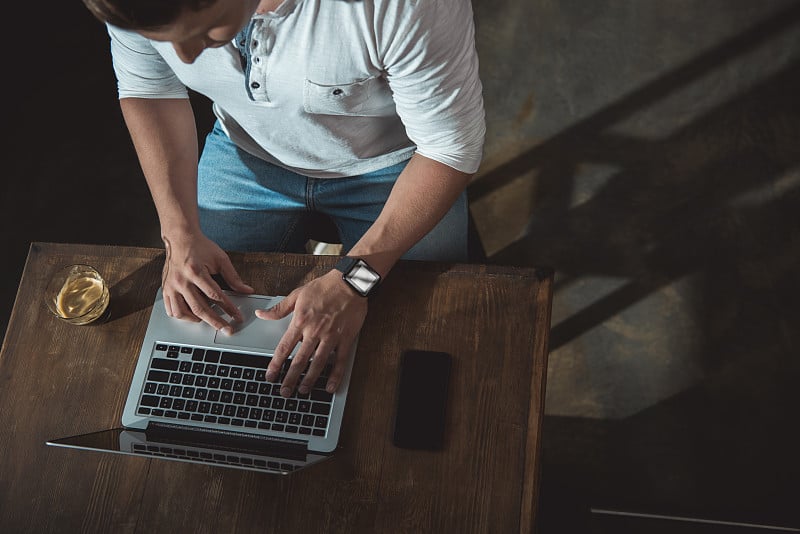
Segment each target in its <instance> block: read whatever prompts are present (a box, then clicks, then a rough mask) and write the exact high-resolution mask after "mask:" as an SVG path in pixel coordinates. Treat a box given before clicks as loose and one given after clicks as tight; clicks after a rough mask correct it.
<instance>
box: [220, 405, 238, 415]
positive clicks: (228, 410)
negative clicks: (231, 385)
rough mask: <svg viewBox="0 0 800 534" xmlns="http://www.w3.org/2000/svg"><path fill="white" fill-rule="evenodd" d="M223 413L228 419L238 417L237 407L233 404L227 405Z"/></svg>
mask: <svg viewBox="0 0 800 534" xmlns="http://www.w3.org/2000/svg"><path fill="white" fill-rule="evenodd" d="M222 413H224V414H225V415H226V416H227V417H233V416H234V415H236V406H233V405H232V404H227V405H225V409H224V410H223V412H222Z"/></svg>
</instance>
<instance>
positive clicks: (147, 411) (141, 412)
mask: <svg viewBox="0 0 800 534" xmlns="http://www.w3.org/2000/svg"><path fill="white" fill-rule="evenodd" d="M136 413H138V414H139V415H150V408H139V409H138V410H137V411H136Z"/></svg>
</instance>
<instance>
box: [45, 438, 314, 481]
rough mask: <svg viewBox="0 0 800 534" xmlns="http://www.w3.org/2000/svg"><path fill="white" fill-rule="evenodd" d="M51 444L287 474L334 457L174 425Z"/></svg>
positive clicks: (294, 446)
mask: <svg viewBox="0 0 800 534" xmlns="http://www.w3.org/2000/svg"><path fill="white" fill-rule="evenodd" d="M47 444H48V445H52V446H56V447H66V448H72V449H82V450H91V451H99V452H110V453H116V454H125V455H131V456H140V457H145V458H155V459H163V460H175V461H180V462H189V463H195V464H205V465H215V466H220V467H229V468H234V469H245V470H249V471H259V472H262V473H272V474H284V475H285V474H289V473H292V472H294V471H297V470H299V469H303V468H305V467H308V466H310V465H313V464H316V463H319V462H321V461H323V460H326V459H328V458H329V457H330V455H321V454H315V453H309V452H306V450H305V447H304V446H302V445H300V444H292V443H270V442H268V441H266V440H262V439H258V438H255V439H250V438H246V437H232V436H223V437H219V438H213V437H212V438H211V439H209V438H207V437H205V436H198V435H197V433H195V432H181V431H173V430H170V429H159V430H157V431H152V430H148V431H141V430H131V429H125V428H114V429H110V430H102V431H99V432H92V433H89V434H82V435H79V436H71V437H67V438H60V439H54V440H50V441H48V442H47Z"/></svg>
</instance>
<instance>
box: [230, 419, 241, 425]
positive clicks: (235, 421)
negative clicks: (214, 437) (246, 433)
mask: <svg viewBox="0 0 800 534" xmlns="http://www.w3.org/2000/svg"><path fill="white" fill-rule="evenodd" d="M231 424H232V425H233V426H242V425H243V424H244V420H243V419H233V420H231Z"/></svg>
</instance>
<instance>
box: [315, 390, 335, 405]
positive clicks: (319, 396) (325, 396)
mask: <svg viewBox="0 0 800 534" xmlns="http://www.w3.org/2000/svg"><path fill="white" fill-rule="evenodd" d="M311 400H312V401H323V402H331V401H332V400H333V393H328V392H327V391H325V390H321V389H312V390H311Z"/></svg>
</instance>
